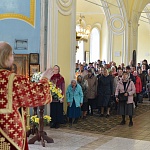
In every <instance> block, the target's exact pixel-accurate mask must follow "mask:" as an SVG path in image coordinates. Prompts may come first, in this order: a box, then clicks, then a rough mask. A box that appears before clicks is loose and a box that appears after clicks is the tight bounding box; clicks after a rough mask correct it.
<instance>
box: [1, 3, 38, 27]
mask: <svg viewBox="0 0 150 150" xmlns="http://www.w3.org/2000/svg"><path fill="white" fill-rule="evenodd" d="M35 4H36V1H35V0H30V17H27V16H25V15H22V14H15V13H5V14H0V20H2V19H9V18H15V19H20V20H23V21H25V22H27V23H29V24H31V25H32V26H34V25H35Z"/></svg>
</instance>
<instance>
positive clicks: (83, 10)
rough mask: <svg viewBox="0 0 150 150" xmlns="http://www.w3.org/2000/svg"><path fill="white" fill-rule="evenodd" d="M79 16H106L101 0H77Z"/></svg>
mask: <svg viewBox="0 0 150 150" xmlns="http://www.w3.org/2000/svg"><path fill="white" fill-rule="evenodd" d="M76 2H77V4H76V12H77V14H104V11H103V8H102V7H101V6H102V4H101V1H100V0H76Z"/></svg>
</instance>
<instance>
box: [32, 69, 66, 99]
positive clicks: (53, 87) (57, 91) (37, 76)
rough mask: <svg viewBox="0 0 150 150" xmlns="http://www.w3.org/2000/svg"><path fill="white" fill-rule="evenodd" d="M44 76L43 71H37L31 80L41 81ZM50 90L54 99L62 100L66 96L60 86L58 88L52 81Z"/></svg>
mask: <svg viewBox="0 0 150 150" xmlns="http://www.w3.org/2000/svg"><path fill="white" fill-rule="evenodd" d="M41 76H42V72H36V73H34V74H33V76H32V79H31V81H32V82H39V80H40V78H41ZM49 86H50V91H51V95H52V97H53V99H55V100H59V101H62V99H63V98H64V95H63V94H62V90H61V89H60V88H57V87H56V85H55V84H54V83H52V82H49Z"/></svg>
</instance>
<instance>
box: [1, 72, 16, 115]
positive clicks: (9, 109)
mask: <svg viewBox="0 0 150 150" xmlns="http://www.w3.org/2000/svg"><path fill="white" fill-rule="evenodd" d="M14 76H15V73H12V74H11V75H10V76H9V79H8V84H7V90H8V95H7V100H8V103H7V107H6V108H5V109H0V114H5V113H12V99H13V91H12V90H13V81H14Z"/></svg>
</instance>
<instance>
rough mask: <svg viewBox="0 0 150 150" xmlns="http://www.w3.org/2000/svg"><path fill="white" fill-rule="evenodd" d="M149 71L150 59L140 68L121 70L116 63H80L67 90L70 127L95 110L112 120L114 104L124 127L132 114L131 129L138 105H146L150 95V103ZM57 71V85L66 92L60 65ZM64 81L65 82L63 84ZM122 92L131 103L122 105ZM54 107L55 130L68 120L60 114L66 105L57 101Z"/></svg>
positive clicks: (124, 67)
mask: <svg viewBox="0 0 150 150" xmlns="http://www.w3.org/2000/svg"><path fill="white" fill-rule="evenodd" d="M149 68H150V67H149V65H148V63H147V60H143V61H142V64H139V63H138V64H137V66H133V65H128V66H125V65H124V64H123V63H122V64H121V65H119V66H118V67H117V66H116V63H115V62H110V63H109V64H106V63H105V62H101V61H100V60H98V61H97V62H95V63H89V64H86V63H83V64H81V63H76V69H75V79H74V80H72V81H71V84H70V85H68V87H67V91H66V101H67V105H68V108H67V117H68V118H69V123H70V125H72V124H73V123H77V122H78V119H79V118H83V119H86V117H87V115H91V116H92V115H93V109H98V113H99V116H100V117H106V118H108V117H109V116H110V110H111V109H112V104H113V109H115V110H116V111H117V112H118V114H120V115H122V121H121V123H120V124H125V116H126V115H128V116H129V118H130V122H129V126H132V125H133V121H132V116H133V112H134V111H133V110H134V108H136V107H138V103H142V102H143V96H145V97H146V96H148V97H149V100H150V89H149V86H150V69H149ZM56 69H57V73H56V74H57V75H55V76H56V79H57V83H56V85H57V86H58V87H59V88H61V89H62V91H64V88H62V87H64V79H63V80H61V78H62V76H61V75H60V74H59V71H60V68H59V66H54V70H56ZM58 75H59V78H58ZM60 81H63V82H62V84H61V82H60ZM62 85H63V86H62ZM120 93H124V96H126V97H127V102H123V103H121V101H120V100H119V97H118V96H119V94H120ZM50 105H51V117H52V126H51V127H55V128H58V127H59V123H61V122H63V119H64V118H63V115H58V114H60V113H61V114H62V111H63V104H62V103H60V102H57V103H56V102H55V101H53V102H52V103H51V104H50ZM56 105H58V106H61V107H58V106H57V107H56ZM58 112H60V113H58ZM81 112H82V113H81ZM105 112H106V114H105ZM60 116H61V117H60ZM60 118H61V119H60ZM60 120H61V121H60Z"/></svg>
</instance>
